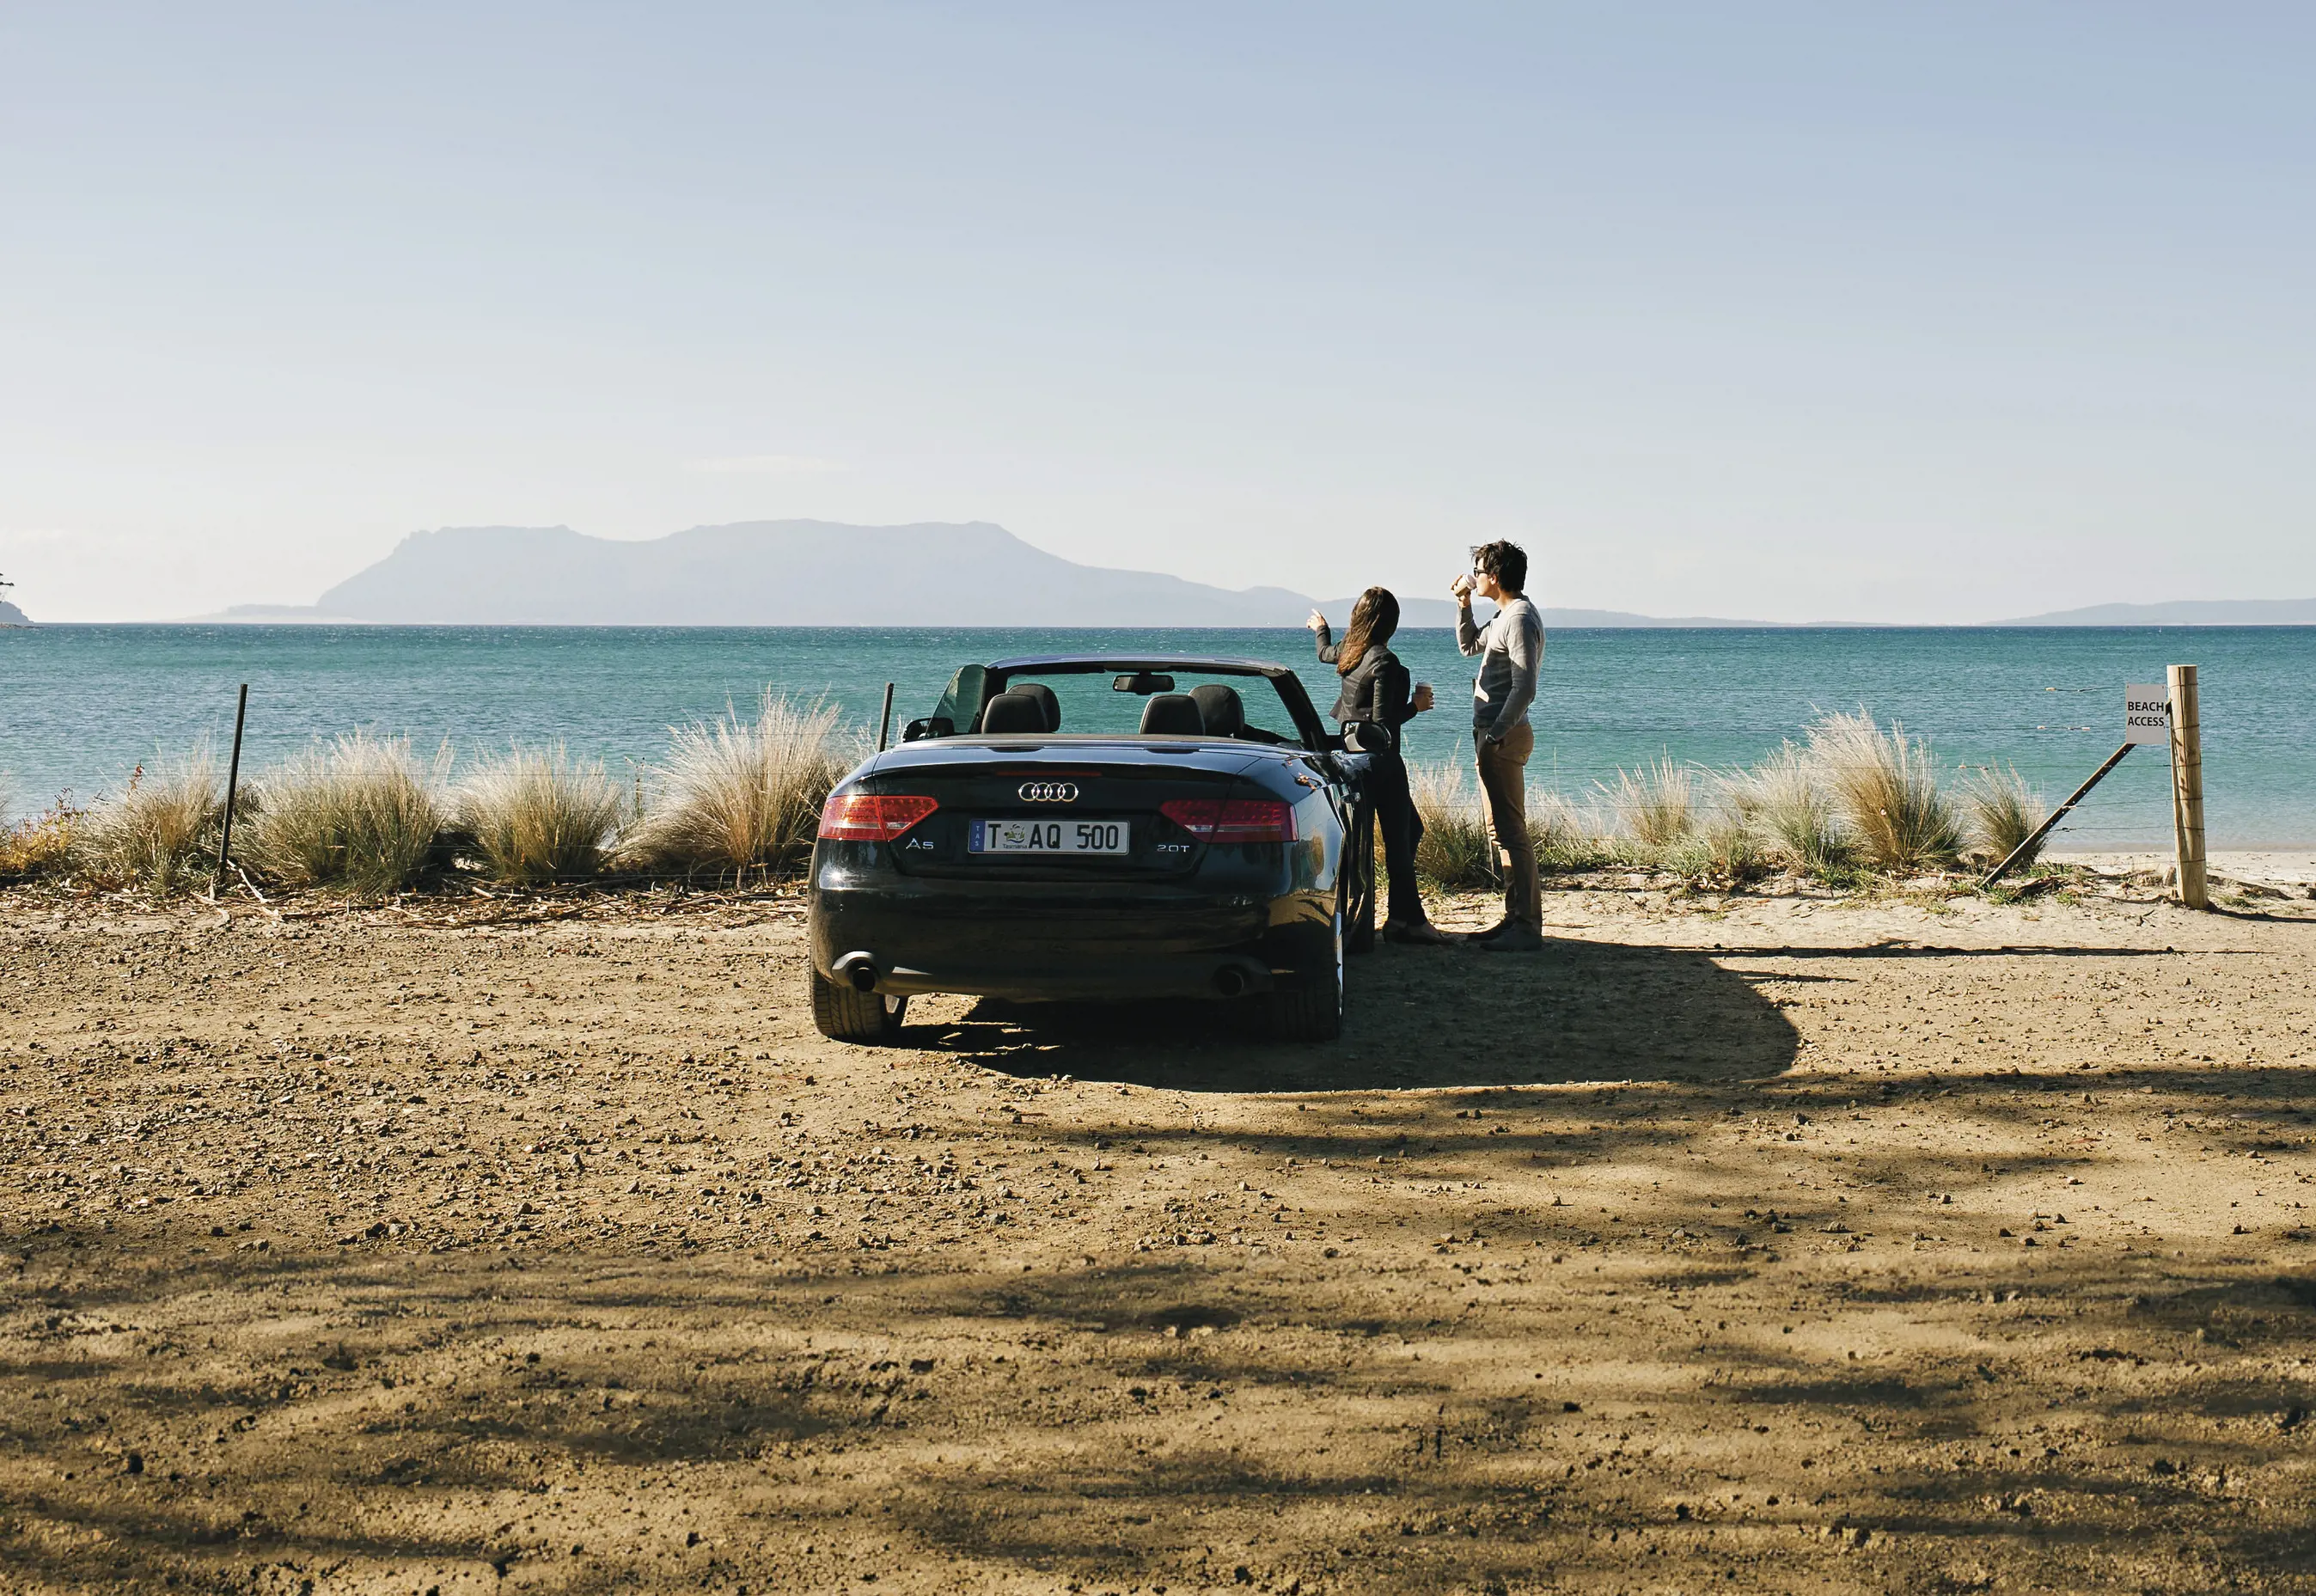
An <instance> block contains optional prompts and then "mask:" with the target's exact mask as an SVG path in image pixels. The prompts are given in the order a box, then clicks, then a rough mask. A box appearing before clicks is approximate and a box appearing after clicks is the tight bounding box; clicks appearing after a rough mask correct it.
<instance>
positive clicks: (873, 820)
mask: <svg viewBox="0 0 2316 1596" xmlns="http://www.w3.org/2000/svg"><path fill="white" fill-rule="evenodd" d="M938 808H940V800H939V799H938V798H925V797H923V796H922V795H920V794H917V793H907V792H840V793H836V794H834V795H833V796H832V797H831V798H829V800H828V802H827V803H826V804H825V805H824V806H823V807H822V808H821V811H820V834H821V835H822V836H824V837H826V838H829V839H831V840H832V841H834V842H839V843H881V842H884V841H886V840H887V839H889V838H892V837H897V836H899V835H900V834H902V833H904V832H905V831H907V830H908V829H909V828H910V827H911V826H913V825H916V823H917V822H918V821H920V820H922V819H923V818H924V817H925V816H928V815H930V814H931V813H932V812H933V811H934V810H935V809H938Z"/></svg>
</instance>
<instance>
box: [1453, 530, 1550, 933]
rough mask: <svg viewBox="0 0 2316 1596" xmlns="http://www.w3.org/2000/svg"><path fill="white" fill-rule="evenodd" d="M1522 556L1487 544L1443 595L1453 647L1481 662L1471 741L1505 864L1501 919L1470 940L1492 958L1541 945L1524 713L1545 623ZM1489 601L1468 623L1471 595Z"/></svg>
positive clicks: (1529, 733) (1529, 741)
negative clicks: (1484, 615)
mask: <svg viewBox="0 0 2316 1596" xmlns="http://www.w3.org/2000/svg"><path fill="white" fill-rule="evenodd" d="M1527 585H1528V555H1527V553H1526V552H1525V551H1524V550H1522V549H1521V548H1520V547H1519V544H1517V543H1503V542H1496V543H1489V544H1485V545H1483V546H1482V547H1480V548H1475V549H1474V550H1473V551H1472V573H1471V575H1468V576H1458V577H1456V581H1455V584H1454V585H1453V586H1452V587H1451V588H1450V589H1449V590H1448V591H1450V592H1451V593H1454V594H1455V595H1456V646H1458V647H1460V648H1462V649H1463V651H1464V652H1465V655H1478V656H1479V659H1480V673H1479V676H1478V678H1477V679H1476V680H1475V681H1474V682H1473V683H1472V737H1473V741H1474V743H1475V744H1476V745H1477V746H1478V750H1479V764H1480V790H1481V791H1482V792H1483V793H1484V794H1485V795H1486V797H1487V804H1488V825H1489V827H1490V829H1492V831H1494V833H1495V834H1496V847H1497V849H1498V851H1499V852H1500V854H1501V857H1502V859H1503V861H1504V864H1505V870H1504V917H1503V919H1502V920H1501V922H1500V923H1497V924H1496V925H1495V926H1494V927H1492V929H1490V930H1487V931H1483V932H1480V933H1479V934H1478V935H1476V936H1475V937H1474V938H1473V939H1472V940H1473V941H1474V942H1475V943H1476V944H1478V946H1479V947H1480V948H1482V949H1483V950H1485V951H1487V952H1490V953H1532V952H1535V951H1536V950H1538V949H1540V948H1542V947H1543V946H1544V889H1543V885H1542V883H1541V882H1540V881H1538V879H1537V872H1536V847H1535V844H1534V843H1531V842H1529V840H1528V755H1529V754H1530V753H1533V752H1534V751H1535V749H1536V733H1535V732H1534V731H1533V730H1532V729H1530V727H1529V726H1528V704H1529V702H1530V700H1533V699H1534V698H1535V697H1536V673H1537V666H1539V665H1540V664H1543V663H1544V618H1543V617H1542V616H1540V615H1538V614H1537V609H1536V606H1535V605H1534V604H1531V603H1529V602H1528V600H1527V598H1526V597H1525V596H1524V593H1523V590H1524V589H1525V588H1526V587H1527ZM1474 593H1477V594H1478V595H1479V596H1480V597H1482V598H1483V599H1492V600H1494V601H1495V603H1496V612H1495V614H1494V616H1493V617H1492V618H1491V619H1490V620H1489V621H1488V624H1487V625H1486V626H1485V627H1481V626H1478V625H1476V624H1474V621H1473V620H1472V596H1473V594H1474Z"/></svg>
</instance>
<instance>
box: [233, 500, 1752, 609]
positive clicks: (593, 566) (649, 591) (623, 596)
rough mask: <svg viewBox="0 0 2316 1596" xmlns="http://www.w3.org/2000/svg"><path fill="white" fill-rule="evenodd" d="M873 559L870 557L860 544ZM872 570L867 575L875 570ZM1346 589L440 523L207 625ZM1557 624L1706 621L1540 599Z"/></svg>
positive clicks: (976, 533)
mask: <svg viewBox="0 0 2316 1596" xmlns="http://www.w3.org/2000/svg"><path fill="white" fill-rule="evenodd" d="M869 547H874V548H876V552H877V555H878V557H879V560H880V563H879V565H878V566H875V567H869V566H864V563H863V561H864V548H869ZM872 575H873V577H874V579H873V580H871V579H869V578H870V576H872ZM1350 605H1351V601H1350V599H1349V598H1339V599H1328V600H1313V599H1311V598H1309V597H1307V596H1306V595H1305V594H1303V593H1296V592H1294V591H1292V590H1290V589H1287V588H1283V587H1250V588H1235V589H1234V588H1224V587H1216V586H1213V585H1211V584H1206V583H1199V582H1191V581H1188V580H1186V579H1184V578H1182V577H1179V576H1169V575H1162V574H1160V573H1157V572H1150V571H1128V570H1121V569H1116V568H1111V567H1108V566H1083V565H1079V564H1077V563H1076V562H1075V561H1073V560H1068V559H1064V558H1063V557H1061V556H1059V555H1056V554H1050V553H1048V552H1047V551H1046V550H1044V549H1041V548H1036V547H1035V546H1034V545H1032V544H1029V543H1027V542H1024V541H1023V540H1022V539H1020V538H1017V537H1015V536H1014V535H1013V534H1012V533H1011V532H1009V531H1006V530H1005V529H1004V528H1002V527H1000V526H997V525H995V524H993V523H992V522H917V523H913V524H911V525H906V526H894V527H859V526H849V525H846V524H843V523H842V522H819V521H778V522H734V523H730V524H727V525H722V526H699V527H691V528H688V529H686V530H685V531H680V532H672V533H669V534H667V535H666V536H664V537H662V538H655V539H636V540H625V539H609V538H596V537H591V536H589V535H587V534H585V533H583V532H578V531H573V530H572V529H571V528H569V527H561V526H557V527H441V528H437V529H434V530H432V531H418V532H412V533H409V534H408V535H406V536H405V538H404V539H403V540H402V541H401V542H400V543H399V544H397V545H396V547H395V548H394V549H393V550H392V551H391V552H390V553H388V554H387V557H385V558H384V559H381V560H379V561H377V562H376V563H374V564H372V565H370V566H367V567H365V568H364V569H363V570H361V571H358V572H356V573H355V574H354V575H352V576H350V577H348V578H346V579H345V580H344V581H343V582H340V583H338V584H335V585H334V586H332V587H331V588H329V589H328V590H327V591H325V593H323V594H322V595H321V596H320V598H319V599H318V600H316V602H314V603H312V604H310V605H293V604H236V605H233V606H231V607H230V608H228V609H227V610H226V611H223V612H222V613H221V614H219V615H217V616H212V617H206V618H204V619H209V620H223V621H239V622H245V623H265V622H275V623H282V622H301V621H302V622H360V623H371V624H379V625H450V626H523V625H539V626H1048V627H1059V626H1077V627H1292V626H1300V625H1301V624H1302V622H1303V620H1304V618H1305V616H1306V615H1307V614H1308V613H1309V612H1310V611H1311V610H1312V609H1314V607H1315V608H1317V609H1320V610H1322V611H1324V612H1325V613H1326V614H1328V615H1329V616H1330V617H1331V618H1332V620H1334V621H1335V623H1336V624H1337V625H1338V626H1341V624H1342V623H1343V622H1344V621H1345V620H1347V619H1348V618H1349V616H1350ZM1455 615H1456V609H1455V605H1454V604H1453V603H1452V602H1450V601H1448V600H1447V599H1444V598H1442V599H1431V598H1403V599H1402V600H1401V623H1402V624H1403V625H1405V626H1411V627H1425V626H1431V627H1444V626H1451V625H1453V624H1454V623H1455ZM1544 616H1545V623H1546V624H1547V625H1553V626H1563V627H1712V626H1740V627H1744V626H1759V625H1768V624H1773V623H1768V622H1760V621H1747V620H1723V619H1719V618H1714V617H1702V616H1693V617H1684V618H1679V619H1674V620H1667V619H1662V618H1659V617H1653V616H1646V615H1639V614H1635V613H1632V612H1630V611H1617V610H1594V609H1563V610H1555V609H1550V608H1546V609H1545V611H1544Z"/></svg>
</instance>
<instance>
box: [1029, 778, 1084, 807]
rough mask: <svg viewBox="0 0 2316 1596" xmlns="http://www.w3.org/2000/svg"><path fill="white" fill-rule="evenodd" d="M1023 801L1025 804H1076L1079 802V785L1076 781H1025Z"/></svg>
mask: <svg viewBox="0 0 2316 1596" xmlns="http://www.w3.org/2000/svg"><path fill="white" fill-rule="evenodd" d="M1021 801H1022V802H1023V803H1025V804H1074V803H1076V802H1077V801H1078V784H1077V783H1076V782H1074V781H1024V782H1023V783H1021Z"/></svg>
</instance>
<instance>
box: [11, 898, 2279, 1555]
mask: <svg viewBox="0 0 2316 1596" xmlns="http://www.w3.org/2000/svg"><path fill="white" fill-rule="evenodd" d="M2160 862H2161V861H2159V863H2160ZM2289 877H2290V872H2289V871H2288V870H2278V871H2277V872H2276V873H2275V876H2274V878H2273V880H2267V879H2266V878H2254V877H2253V876H2252V875H2251V873H2250V872H2249V871H2245V872H2243V873H2242V874H2241V875H2240V877H2236V878H2231V884H2230V885H2228V886H2227V887H2225V888H2224V890H2222V891H2218V892H2215V896H2219V897H2221V898H2222V901H2224V902H2225V903H2226V904H2228V905H2231V906H2228V907H2226V908H2224V909H2222V911H2221V912H2217V913H2214V914H2187V913H2186V912H2184V911H2182V910H2180V909H2178V908H2177V907H2175V906H2173V905H2169V904H2166V903H2164V902H2162V901H2160V895H2159V893H2158V892H2157V891H2156V890H2155V889H2154V888H2152V887H2147V886H2144V885H2140V886H2133V885H2131V884H2130V879H2131V878H2128V877H2125V876H2124V875H2123V874H2121V873H2120V872H2119V871H2118V872H2117V873H2116V874H2114V875H2112V876H2110V877H2109V878H2107V879H2106V880H2105V883H2104V884H2103V885H2096V886H2094V887H2090V888H2089V889H2086V890H2084V891H2082V892H2080V893H2079V894H2078V893H2070V894H2066V895H2062V896H2041V897H2036V898H2031V899H2028V900H2027V901H2025V902H2020V903H2014V904H2009V905H1994V904H1990V903H1988V902H1986V901H1985V900H1983V899H1977V898H1970V899H1963V900H1959V901H1956V902H1953V903H1942V902H1940V901H1938V900H1937V898H1935V897H1933V896H1928V895H1923V896H1913V897H1910V896H1905V895H1903V894H1899V895H1893V896H1883V897H1878V898H1872V899H1863V900H1861V899H1844V898H1839V897H1835V896H1830V895H1827V896H1734V897H1731V896H1720V895H1715V894H1701V895H1700V894H1690V893H1685V892H1679V891H1674V890H1668V889H1666V888H1664V887H1661V886H1656V885H1652V884H1650V883H1647V882H1645V881H1641V880H1638V879H1637V878H1636V879H1635V882H1633V883H1631V884H1626V883H1621V882H1618V881H1617V880H1615V879H1603V880H1600V881H1598V882H1596V883H1594V884H1593V885H1592V886H1590V887H1588V888H1586V889H1583V890H1564V889H1563V890H1555V891H1553V892H1551V893H1549V894H1548V895H1547V897H1546V918H1547V921H1548V922H1549V925H1548V927H1547V931H1548V933H1549V934H1550V936H1551V937H1552V938H1553V939H1554V940H1553V942H1552V946H1551V948H1550V950H1549V951H1548V952H1547V953H1546V954H1545V955H1544V956H1542V957H1540V958H1537V959H1535V960H1532V961H1528V962H1525V963H1517V964H1514V963H1512V961H1507V960H1501V959H1494V960H1491V959H1483V958H1477V957H1474V956H1472V955H1469V954H1466V953H1463V952H1461V951H1441V950H1415V949H1400V948H1387V949H1385V950H1382V951H1380V952H1379V953H1377V954H1376V955H1375V956H1374V957H1373V958H1369V959H1367V960H1365V961H1362V962H1361V963H1360V964H1359V965H1358V967H1357V969H1356V971H1355V976H1354V981H1353V986H1352V1000H1351V1009H1350V1020H1349V1025H1348V1029H1347V1032H1346V1035H1345V1037H1344V1039H1343V1040H1342V1042H1341V1044H1340V1045H1336V1046H1330V1047H1325V1048H1275V1047H1271V1046H1269V1045H1266V1044H1261V1043H1258V1042H1256V1041H1254V1040H1253V1039H1251V1037H1250V1036H1249V1034H1248V1033H1247V1032H1246V1031H1245V1030H1244V1029H1243V1027H1241V1026H1240V1025H1239V1024H1238V1023H1237V1022H1236V1021H1234V1019H1233V1018H1232V1017H1230V1016H1228V1015H1227V1014H1225V1013H1224V1012H1220V1011H1216V1010H1210V1009H1207V1008H1177V1009H1155V1010H1136V1011H1130V1012H1122V1013H1121V1012H1115V1011H1102V1010H1087V1009H1056V1010H1035V1009H1015V1008H1009V1007H1007V1006H1005V1005H1002V1004H994V1003H974V1002H971V1001H968V1000H963V999H950V1000H938V1001H933V1002H923V1003H919V1004H917V1005H916V1006H915V1007H913V1009H912V1011H911V1013H910V1022H911V1027H910V1031H909V1035H908V1038H907V1045H906V1046H904V1047H902V1048H896V1049H891V1050H882V1051H878V1050H869V1049H860V1048H842V1047H837V1046H834V1045H832V1044H828V1043H826V1042H824V1041H823V1040H821V1039H819V1038H818V1037H817V1036H816V1035H815V1034H814V1032H813V1030H812V1028H811V1025H810V1021H809V1017H808V1015H807V1013H806V1011H805V1007H804V1004H803V1003H802V1001H801V993H800V984H801V980H802V962H801V960H802V939H801V932H800V924H801V905H800V903H799V902H798V901H797V899H795V898H794V897H792V896H788V897H783V896H757V897H752V898H745V899H733V898H717V897H700V898H692V899H681V900H679V899H673V898H665V897H654V898H650V899H633V900H624V899H620V898H618V897H613V896H601V897H596V898H585V899H574V900H568V901H566V900H542V901H539V902H528V901H525V902H485V901H481V900H468V901H465V902H462V903H459V904H456V905H452V904H448V903H444V902H441V901H430V900H414V901H412V902H411V903H409V904H407V905H403V906H401V907H398V908H391V909H387V908H377V909H367V910H353V911H347V910H343V909H339V908H334V907H332V906H329V905H323V904H320V903H318V902H299V903H293V904H290V905H276V906H274V907H272V908H269V909H260V908H258V907H257V906H256V905H252V904H250V903H249V902H248V901H247V900H246V899H243V900H241V901H240V902H238V903H236V905H233V906H232V907H230V908H229V909H228V910H225V911H219V910H218V909H214V908H209V907H206V906H204V905H199V904H183V905H177V906H174V907H153V906H149V905H138V904H134V903H129V902H126V901H121V900H95V901H68V900H65V899H62V898H58V897H55V896H49V895H46V894H42V893H38V892H35V891H32V890H31V889H20V890H15V891H11V892H6V893H0V984H4V985H0V990H4V992H5V993H6V994H7V999H6V1003H5V1005H4V1008H0V1281H4V1282H5V1292H4V1298H0V1412H4V1413H5V1415H6V1417H5V1422H4V1440H0V1586H4V1587H5V1588H7V1589H9V1590H12V1591H27V1592H49V1591H119V1590H128V1589H134V1590H140V1591H141V1590H164V1589H174V1590H183V1591H227V1590H231V1591H239V1592H252V1591H254V1592H285V1593H286V1592H418V1593H421V1596H448V1593H450V1592H504V1591H510V1590H526V1591H552V1592H610V1591H661V1590H677V1589H682V1590H715V1591H730V1592H741V1591H745V1592H788V1591H799V1592H801V1591H815V1592H818V1591H869V1590H874V1591H877V1592H886V1591H904V1592H953V1591H987V1592H1048V1591H1050V1592H1204V1591H1239V1590H1260V1591H1274V1592H1354V1591H1358V1592H1364V1591H1394V1592H1398V1591H1420V1592H1432V1591H1438V1592H1529V1591H1544V1590H1556V1591H1637V1590H1651V1591H1698V1590H1705V1589H1714V1590H1727V1591H1763V1592H1770V1591H1791V1590H1795V1589H1803V1588H1807V1589H1812V1590H1818V1589H1825V1590H1892V1591H1937V1592H1960V1591H1981V1590H1985V1591H1996V1590H2002V1591H2009V1590H2028V1589H2038V1590H2087V1589H2092V1588H2100V1589H2111V1590H2128V1591H2151V1592H2156V1591H2160V1592H2200V1591H2210V1590H2214V1589H2229V1590H2239V1591H2262V1592H2267V1591H2276V1592H2281V1591H2302V1590H2316V1476H2312V1467H2316V1422H2312V1419H2311V1413H2312V1410H2316V1232H2312V1231H2311V1229H2310V1227H2309V1226H2310V1219H2311V1214H2310V1210H2309V1208H2308V1206H2307V1205H2308V1204H2309V1203H2310V1202H2311V1201H2316V1146H2312V1137H2316V1092H2311V1091H2310V1090H2309V1087H2308V1083H2307V1079H2306V1071H2307V1070H2308V1068H2309V1066H2310V1065H2312V1064H2316V902H2311V901H2309V899H2308V897H2307V895H2306V890H2305V885H2306V882H2307V879H2308V875H2307V874H2306V873H2304V872H2303V874H2302V875H2301V876H2300V877H2298V878H2297V879H2296V881H2295V880H2293V879H2289ZM2247 884H2249V885H2247ZM1483 908H1484V905H1482V904H1480V903H1479V902H1477V901H1476V900H1469V901H1460V902H1457V903H1456V904H1454V905H1449V913H1450V914H1451V915H1452V916H1454V917H1457V918H1460V919H1461V920H1462V922H1463V923H1476V922H1477V921H1478V919H1479V918H1480V916H1481V914H1482V913H1483ZM1508 965H1510V968H1507V966H1508ZM1499 984H1500V985H1499Z"/></svg>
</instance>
